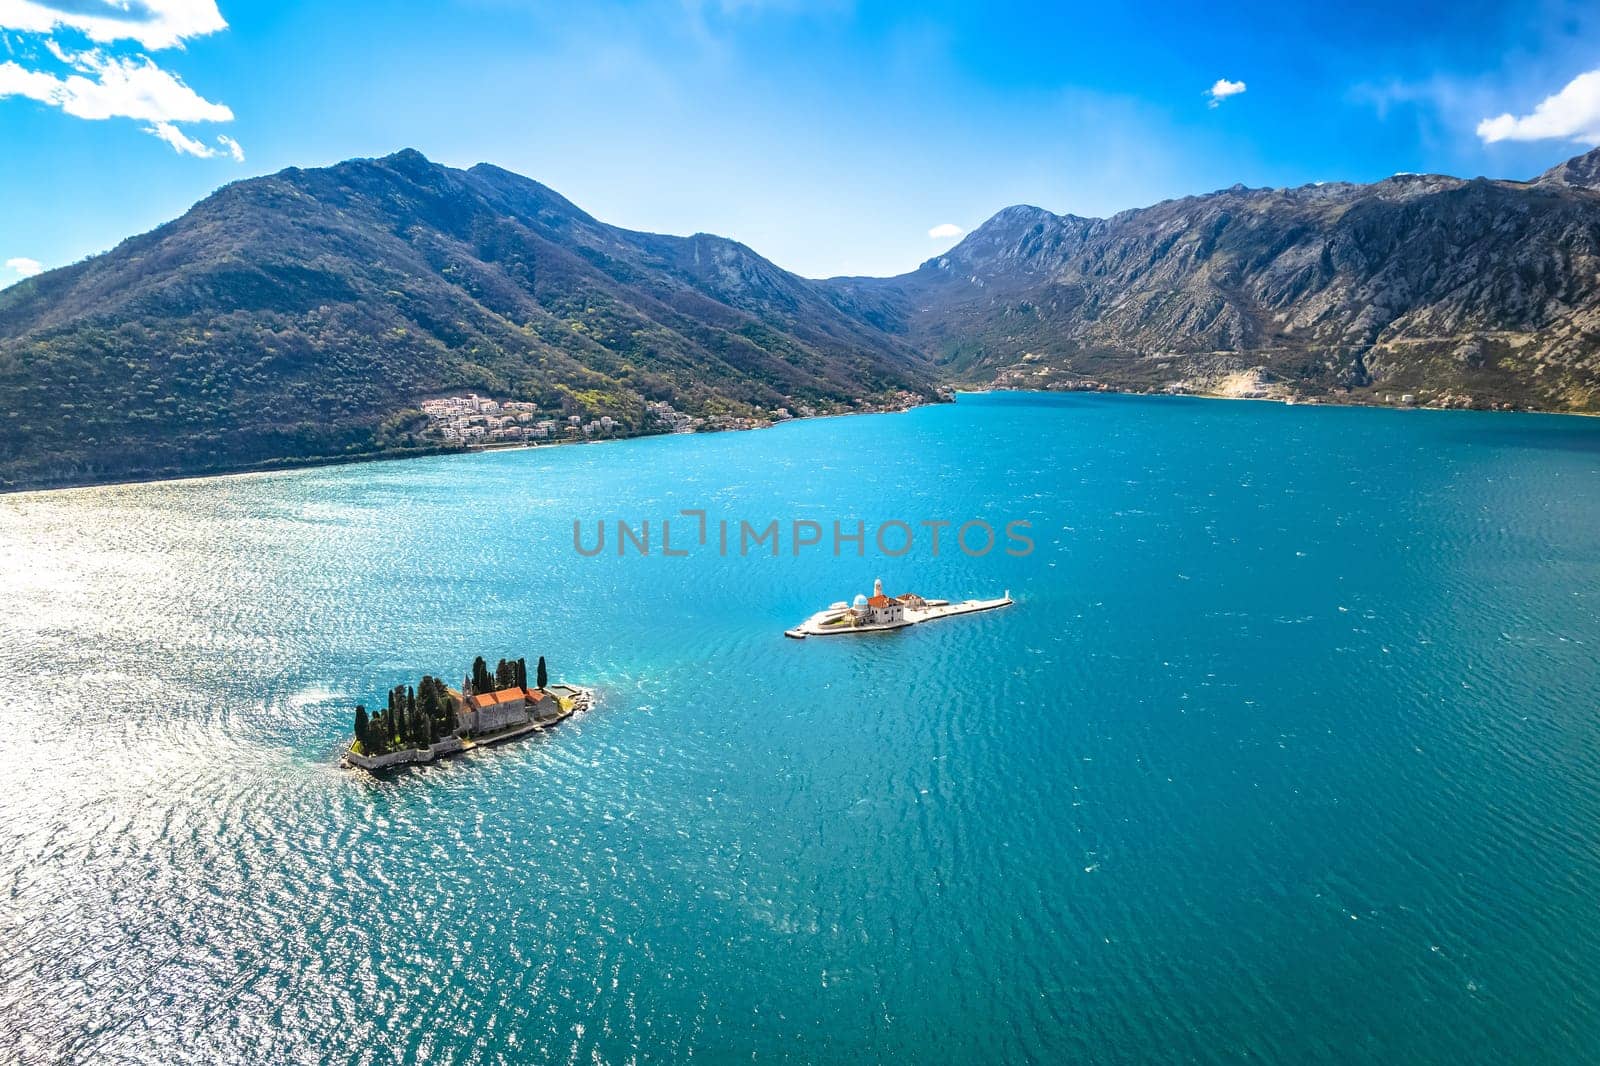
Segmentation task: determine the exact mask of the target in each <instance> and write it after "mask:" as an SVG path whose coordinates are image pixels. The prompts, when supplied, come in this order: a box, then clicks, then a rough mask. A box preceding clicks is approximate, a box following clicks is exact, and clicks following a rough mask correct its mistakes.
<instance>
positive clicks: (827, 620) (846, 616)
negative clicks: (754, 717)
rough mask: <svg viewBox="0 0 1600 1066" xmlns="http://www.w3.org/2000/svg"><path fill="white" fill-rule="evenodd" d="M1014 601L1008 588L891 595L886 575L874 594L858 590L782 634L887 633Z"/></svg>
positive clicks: (799, 636)
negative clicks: (981, 594)
mask: <svg viewBox="0 0 1600 1066" xmlns="http://www.w3.org/2000/svg"><path fill="white" fill-rule="evenodd" d="M1013 602H1014V601H1013V600H1012V599H1011V592H1010V590H1009V589H1008V590H1007V591H1006V593H1005V595H1003V596H997V597H995V598H994V599H991V600H962V601H961V602H960V603H951V602H950V601H949V600H930V599H925V598H924V597H922V596H919V595H917V594H916V593H915V592H907V593H903V594H902V595H899V596H889V595H886V594H885V593H884V591H883V579H882V578H878V579H877V580H875V581H874V582H873V583H872V595H871V596H868V595H866V594H864V593H857V594H856V598H855V600H854V601H852V602H850V603H846V602H844V601H843V600H840V601H839V602H838V603H835V604H833V605H832V606H831V607H829V608H828V609H827V610H825V611H818V612H817V613H816V614H814V615H812V616H811V617H810V618H807V619H806V620H805V621H804V622H801V623H800V624H799V625H797V626H795V627H794V628H793V629H785V630H784V631H783V635H784V636H786V637H793V638H794V639H795V640H804V639H806V638H807V637H827V636H833V635H834V634H842V633H884V632H889V631H891V630H896V629H904V628H906V627H907V626H914V625H916V624H917V623H918V622H931V621H933V620H934V619H936V618H953V617H955V616H956V615H958V614H973V613H976V612H978V611H992V610H994V609H995V608H997V607H1009V606H1011V604H1012V603H1013Z"/></svg>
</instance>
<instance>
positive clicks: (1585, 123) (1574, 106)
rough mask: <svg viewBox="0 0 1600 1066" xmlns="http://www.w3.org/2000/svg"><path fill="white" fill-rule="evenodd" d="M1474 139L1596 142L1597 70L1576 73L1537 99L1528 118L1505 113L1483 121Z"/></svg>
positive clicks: (1599, 131)
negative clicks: (1547, 94)
mask: <svg viewBox="0 0 1600 1066" xmlns="http://www.w3.org/2000/svg"><path fill="white" fill-rule="evenodd" d="M1479 114H1482V112H1479ZM1478 136H1479V137H1481V138H1482V139H1483V143H1484V144H1493V143H1495V142H1496V141H1547V140H1554V139H1557V138H1559V139H1562V140H1570V141H1581V142H1583V143H1585V144H1594V143H1595V142H1597V141H1600V70H1591V71H1589V72H1588V73H1586V74H1579V75H1578V76H1577V77H1576V78H1573V79H1572V80H1571V81H1569V82H1567V84H1566V87H1565V88H1563V89H1562V90H1561V91H1560V92H1558V93H1556V94H1555V95H1554V96H1547V97H1545V98H1544V99H1543V100H1541V101H1540V102H1539V104H1538V106H1537V107H1535V108H1534V109H1533V113H1532V114H1530V115H1522V116H1520V117H1518V116H1516V115H1512V114H1510V113H1509V112H1507V113H1506V114H1503V115H1500V116H1498V117H1496V118H1486V119H1484V120H1483V121H1482V122H1480V123H1478Z"/></svg>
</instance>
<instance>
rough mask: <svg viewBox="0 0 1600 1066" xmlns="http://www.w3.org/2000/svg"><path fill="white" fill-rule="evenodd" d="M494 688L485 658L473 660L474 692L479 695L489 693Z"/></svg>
mask: <svg viewBox="0 0 1600 1066" xmlns="http://www.w3.org/2000/svg"><path fill="white" fill-rule="evenodd" d="M493 688H494V685H493V684H492V683H491V680H490V677H489V664H488V663H486V662H484V661H483V656H481V655H480V656H478V657H477V658H476V659H474V660H472V691H473V692H475V693H478V694H480V695H481V694H482V693H485V692H489V691H491V690H492V689H493Z"/></svg>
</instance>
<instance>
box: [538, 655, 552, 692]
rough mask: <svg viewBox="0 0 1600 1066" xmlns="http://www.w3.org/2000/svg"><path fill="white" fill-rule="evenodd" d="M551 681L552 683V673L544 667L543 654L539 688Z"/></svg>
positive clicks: (540, 659)
mask: <svg viewBox="0 0 1600 1066" xmlns="http://www.w3.org/2000/svg"><path fill="white" fill-rule="evenodd" d="M549 683H550V674H549V672H548V671H546V670H545V668H544V656H543V655H541V656H539V676H538V686H539V688H544V687H545V686H546V685H548V684H549Z"/></svg>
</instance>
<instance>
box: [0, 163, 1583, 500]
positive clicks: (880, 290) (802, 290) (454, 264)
mask: <svg viewBox="0 0 1600 1066" xmlns="http://www.w3.org/2000/svg"><path fill="white" fill-rule="evenodd" d="M1597 278H1600V150H1597V151H1595V152H1590V153H1588V154H1586V155H1582V156H1579V157H1577V158H1575V159H1572V160H1570V161H1568V162H1566V163H1563V164H1561V165H1559V166H1557V167H1555V168H1553V169H1551V170H1550V171H1548V172H1547V173H1545V174H1543V175H1541V176H1540V177H1538V178H1537V179H1535V180H1533V181H1529V182H1514V181H1497V180H1489V179H1484V178H1476V179H1471V180H1464V179H1458V178H1450V177H1444V176H1439V175H1396V176H1395V177H1392V178H1389V179H1386V180H1384V181H1379V182H1376V183H1373V184H1368V185H1357V184H1347V183H1329V184H1318V185H1308V186H1302V187H1299V188H1292V189H1247V188H1245V187H1243V186H1234V187H1233V188H1230V189H1224V190H1221V191H1219V192H1214V193H1209V194H1206V195H1202V196H1192V197H1185V198H1183V199H1178V200H1169V201H1166V202H1163V203H1160V204H1156V205H1154V206H1152V207H1148V208H1142V209H1138V210H1132V211H1125V212H1122V213H1121V214H1118V215H1115V216H1112V217H1111V218H1104V219H1091V218H1079V217H1076V216H1073V215H1057V214H1052V213H1051V212H1049V211H1045V210H1043V209H1041V208H1037V207H1027V206H1018V207H1009V208H1006V209H1005V210H1003V211H1001V212H999V213H998V214H996V215H995V216H994V217H993V218H991V219H989V221H987V222H985V223H984V224H983V225H982V226H980V227H979V228H977V229H976V230H974V231H973V232H972V233H970V234H968V235H967V237H966V238H965V239H964V240H962V241H961V242H960V243H959V244H958V245H957V246H956V247H955V248H953V249H951V250H950V251H949V252H948V253H946V254H944V255H942V256H939V257H936V258H934V259H931V260H929V261H928V262H926V263H924V264H923V265H922V266H921V267H919V268H918V269H917V270H915V271H913V272H911V273H909V274H905V275H901V276H899V277H895V278H833V279H827V280H810V279H806V278H801V277H799V276H797V275H795V274H792V273H790V272H788V271H785V270H783V269H781V268H779V267H777V266H775V265H774V264H772V263H771V262H769V261H768V260H766V259H764V258H762V257H761V256H760V255H758V254H757V253H756V252H754V251H752V250H751V249H750V248H748V247H746V246H744V245H742V244H739V243H738V242H736V241H732V240H728V239H725V238H722V237H716V236H711V235H707V234H696V235H694V236H691V237H672V236H662V235H657V234H649V233H639V232H634V231H630V230H625V229H621V228H619V227H615V226H610V225H607V224H605V223H603V222H600V221H598V220H596V219H595V218H593V217H591V216H590V215H588V214H586V213H585V212H583V211H582V210H580V209H579V208H578V207H576V206H575V205H573V204H572V203H571V202H569V201H567V200H566V199H564V198H563V197H561V196H560V195H558V194H556V193H555V192H553V191H552V190H550V189H548V188H546V187H544V186H543V185H540V184H539V183H537V182H535V181H532V180H530V179H528V178H524V177H521V176H518V175H516V174H512V173H510V172H508V171H505V170H502V169H500V168H498V167H494V166H490V165H487V164H479V165H478V166H475V167H472V168H471V169H468V170H458V169H453V168H450V167H445V166H441V165H439V164H436V163H433V162H430V161H429V160H427V159H426V158H424V157H423V156H422V155H421V154H420V153H418V152H415V151H410V150H407V151H402V152H399V153H396V154H394V155H391V156H387V157H384V158H381V159H370V160H352V161H349V162H345V163H340V164H338V165H335V166H332V167H326V168H320V169H298V168H291V169H289V170H285V171H281V172H279V173H277V174H273V175H270V176H267V177H261V178H252V179H248V180H245V181H240V182H237V183H235V184H232V185H229V186H226V187H224V188H223V189H221V190H219V191H218V192H217V193H215V194H213V195H212V196H210V197H208V198H206V199H205V200H203V201H201V202H200V203H199V204H197V205H195V206H194V207H193V208H192V209H190V210H189V211H188V212H187V213H186V214H184V215H183V216H182V217H180V218H178V219H176V220H174V221H173V222H170V223H168V224H166V225H164V226H161V227H159V228H158V229H156V230H153V231H151V232H150V233H146V234H143V235H141V236H137V237H133V238H130V239H129V240H127V241H124V242H123V243H122V244H120V245H118V246H117V247H116V248H114V249H113V250H111V251H110V252H107V253H105V254H104V255H99V256H95V257H93V258H90V259H87V260H85V261H83V262H80V263H76V264H73V265H71V266H67V267H63V268H61V269H59V270H53V271H49V272H47V273H44V274H40V275H38V276H36V277H33V278H30V279H27V280H25V281H23V282H20V283H18V284H16V285H13V286H11V287H10V288H8V289H6V290H4V291H0V395H3V396H4V397H5V412H4V413H5V416H6V417H5V419H4V423H3V424H0V486H3V487H5V488H9V489H16V488H25V487H31V486H40V485H51V484H68V483H81V482H93V481H103V480H112V479H127V478H143V477H156V476H169V475H176V474H190V473H207V472H217V471H225V470H239V469H248V468H253V467H261V466H270V465H273V464H277V463H291V462H311V461H323V460H337V459H348V458H358V457H366V456H376V455H397V454H408V453H414V452H418V451H422V450H427V449H432V448H437V447H438V446H439V442H438V441H437V440H436V439H433V438H432V437H430V436H429V435H428V434H427V433H425V432H424V429H425V427H426V420H425V419H424V417H423V416H422V414H421V413H420V411H419V404H420V403H421V401H422V400H424V399H427V398H429V397H432V396H440V395H446V394H450V393H458V392H465V391H477V392H480V393H483V394H485V395H492V396H496V397H499V398H503V399H518V400H524V401H528V402H531V403H532V404H534V405H535V406H536V407H537V409H538V410H539V411H541V412H543V413H545V414H547V415H548V416H550V417H551V418H558V419H563V420H564V419H566V418H568V417H570V416H578V417H579V418H580V419H587V418H595V417H599V416H601V415H608V416H610V417H611V418H612V419H613V420H614V422H615V425H616V426H617V427H618V432H622V433H637V432H647V431H650V430H651V429H652V428H654V423H653V422H652V421H651V418H650V415H649V413H648V408H647V405H648V404H650V403H651V402H652V401H662V402H665V403H668V404H671V405H672V406H673V407H674V408H676V409H679V410H681V411H683V412H686V413H688V414H691V415H698V416H701V417H704V418H707V419H710V420H711V421H712V422H713V424H714V423H715V422H716V421H717V420H718V419H719V418H721V419H731V418H741V417H742V418H749V419H760V418H763V417H768V416H771V415H772V414H773V413H774V412H777V411H779V410H780V409H794V410H797V411H803V412H818V413H825V412H839V411H846V410H858V409H872V408H876V407H880V406H883V405H897V404H904V403H908V402H916V401H919V400H925V399H926V400H931V399H934V398H936V396H937V391H938V390H939V388H940V387H941V386H944V385H959V384H973V385H990V384H998V385H1003V386H1017V387H1035V388H1115V389H1125V390H1135V391H1151V390H1168V391H1192V392H1217V393H1224V394H1228V393H1232V394H1236V395H1269V396H1279V397H1283V398H1299V399H1305V400H1320V401H1323V402H1370V403H1384V402H1394V403H1399V402H1408V403H1420V404H1430V405H1434V406H1474V407H1490V406H1493V407H1500V406H1509V407H1517V408H1532V409H1540V410H1557V411H1590V412H1592V411H1596V410H1597V409H1600V285H1597V283H1596V280H1597Z"/></svg>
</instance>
